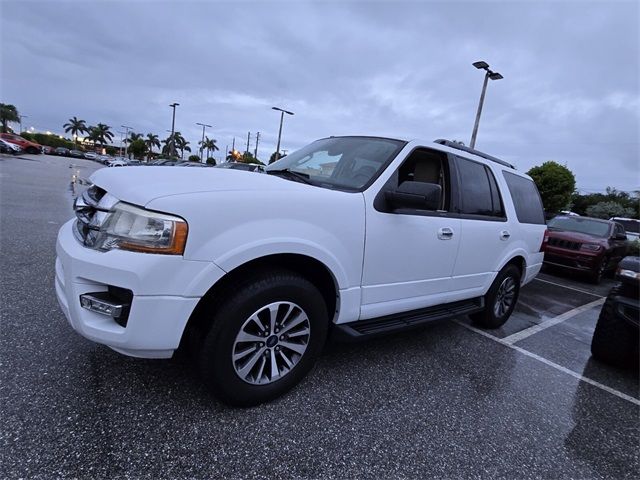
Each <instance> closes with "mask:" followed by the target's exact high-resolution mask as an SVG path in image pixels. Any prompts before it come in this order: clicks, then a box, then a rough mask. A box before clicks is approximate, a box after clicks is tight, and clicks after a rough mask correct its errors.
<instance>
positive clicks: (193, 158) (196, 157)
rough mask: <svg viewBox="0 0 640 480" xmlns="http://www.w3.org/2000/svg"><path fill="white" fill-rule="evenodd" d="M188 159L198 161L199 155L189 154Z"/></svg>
mask: <svg viewBox="0 0 640 480" xmlns="http://www.w3.org/2000/svg"><path fill="white" fill-rule="evenodd" d="M188 160H189V161H190V162H199V161H200V157H199V156H198V155H189V158H188Z"/></svg>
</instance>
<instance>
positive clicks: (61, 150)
mask: <svg viewBox="0 0 640 480" xmlns="http://www.w3.org/2000/svg"><path fill="white" fill-rule="evenodd" d="M53 153H54V154H55V155H58V156H60V157H68V156H69V155H70V154H71V150H69V149H68V148H64V147H58V148H56V149H55V150H54V151H53Z"/></svg>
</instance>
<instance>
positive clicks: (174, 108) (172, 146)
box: [169, 102, 180, 156]
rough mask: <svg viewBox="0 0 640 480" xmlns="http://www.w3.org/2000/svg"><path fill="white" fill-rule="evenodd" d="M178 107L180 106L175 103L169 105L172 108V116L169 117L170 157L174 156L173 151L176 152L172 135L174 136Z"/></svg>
mask: <svg viewBox="0 0 640 480" xmlns="http://www.w3.org/2000/svg"><path fill="white" fill-rule="evenodd" d="M178 105H180V104H179V103H175V102H174V103H172V104H171V105H169V106H170V107H171V108H173V116H172V117H171V149H170V150H169V155H170V156H175V150H176V142H175V140H174V138H173V135H174V134H175V131H176V107H177V106H178Z"/></svg>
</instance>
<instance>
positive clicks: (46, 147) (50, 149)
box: [41, 145, 54, 155]
mask: <svg viewBox="0 0 640 480" xmlns="http://www.w3.org/2000/svg"><path fill="white" fill-rule="evenodd" d="M41 151H42V153H44V154H45V155H53V153H54V148H53V147H50V146H49V145H42V149H41Z"/></svg>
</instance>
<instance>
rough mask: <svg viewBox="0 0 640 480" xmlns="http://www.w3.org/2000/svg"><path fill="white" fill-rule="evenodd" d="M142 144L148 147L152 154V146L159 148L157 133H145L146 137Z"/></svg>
mask: <svg viewBox="0 0 640 480" xmlns="http://www.w3.org/2000/svg"><path fill="white" fill-rule="evenodd" d="M144 144H145V145H146V146H147V148H148V149H149V153H150V154H151V155H153V147H158V148H160V140H159V139H158V135H155V134H153V133H147V139H146V140H145V141H144Z"/></svg>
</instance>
